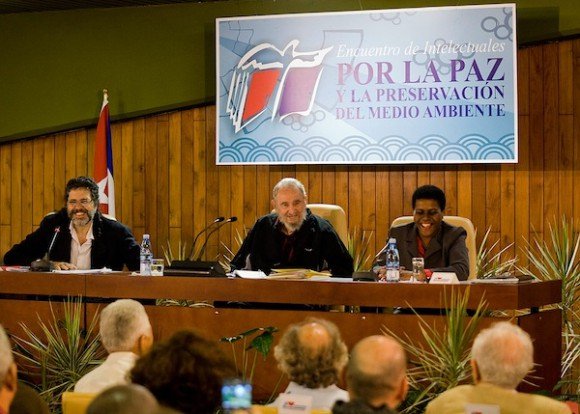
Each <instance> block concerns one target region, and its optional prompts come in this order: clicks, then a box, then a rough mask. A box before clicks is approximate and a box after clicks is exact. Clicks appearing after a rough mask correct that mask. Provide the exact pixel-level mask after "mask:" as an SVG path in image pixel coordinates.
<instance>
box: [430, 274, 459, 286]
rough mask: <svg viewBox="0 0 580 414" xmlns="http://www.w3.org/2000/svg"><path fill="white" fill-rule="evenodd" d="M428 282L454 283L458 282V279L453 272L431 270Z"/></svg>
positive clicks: (433, 283)
mask: <svg viewBox="0 0 580 414" xmlns="http://www.w3.org/2000/svg"><path fill="white" fill-rule="evenodd" d="M429 283H430V284H432V285H456V284H458V283H459V279H457V275H456V274H455V273H453V272H433V274H432V275H431V280H430V281H429Z"/></svg>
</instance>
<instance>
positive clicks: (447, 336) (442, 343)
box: [383, 289, 486, 413]
mask: <svg viewBox="0 0 580 414" xmlns="http://www.w3.org/2000/svg"><path fill="white" fill-rule="evenodd" d="M468 299H469V289H466V290H465V293H463V294H461V293H460V292H458V291H457V290H456V289H453V290H452V291H451V295H450V302H449V303H447V300H446V299H445V300H444V308H445V309H446V310H445V318H444V321H443V327H442V328H441V327H437V326H434V325H432V324H430V323H429V322H427V321H426V320H425V319H424V318H423V317H422V316H421V315H419V314H418V313H417V312H415V311H414V310H413V312H415V315H417V317H418V321H419V327H420V330H421V335H422V338H421V340H419V341H414V340H412V339H411V338H410V337H409V336H408V335H407V334H405V335H403V336H401V335H397V334H396V333H395V332H393V331H392V330H390V329H388V328H383V333H385V334H389V335H391V336H393V337H394V338H396V339H397V340H398V341H399V342H401V344H402V345H403V347H404V348H405V350H406V352H407V355H408V358H409V366H410V368H409V370H408V379H409V395H408V397H407V400H406V401H405V402H404V404H403V408H402V411H401V412H402V413H421V412H423V411H424V409H425V407H426V405H427V404H428V403H429V401H431V400H432V399H433V398H435V397H437V396H438V395H439V394H440V393H442V392H443V391H446V390H448V389H450V388H453V387H455V386H457V385H459V384H463V383H466V382H468V381H469V380H470V378H471V369H470V365H469V361H470V353H471V344H472V342H473V339H474V338H475V335H476V333H477V328H478V326H479V322H480V320H481V317H482V315H483V314H484V312H485V309H486V304H485V300H484V299H483V298H482V299H481V300H480V302H479V304H478V305H477V308H476V309H475V311H472V312H471V313H470V314H469V315H468V312H467V303H468Z"/></svg>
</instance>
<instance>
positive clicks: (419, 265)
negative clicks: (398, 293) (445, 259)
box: [412, 257, 425, 282]
mask: <svg viewBox="0 0 580 414" xmlns="http://www.w3.org/2000/svg"><path fill="white" fill-rule="evenodd" d="M412 263H413V279H414V281H415V282H424V281H425V259H423V258H422V257H413V259H412Z"/></svg>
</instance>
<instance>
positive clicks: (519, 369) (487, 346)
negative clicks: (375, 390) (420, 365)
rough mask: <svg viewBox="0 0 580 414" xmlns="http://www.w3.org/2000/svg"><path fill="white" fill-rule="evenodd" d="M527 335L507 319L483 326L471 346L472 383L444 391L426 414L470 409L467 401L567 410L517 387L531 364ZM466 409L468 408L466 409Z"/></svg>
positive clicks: (507, 413) (513, 408)
mask: <svg viewBox="0 0 580 414" xmlns="http://www.w3.org/2000/svg"><path fill="white" fill-rule="evenodd" d="M533 354H534V348H533V345H532V341H531V339H530V336H529V335H528V334H527V333H526V332H525V331H524V330H522V329H521V328H520V327H518V326H516V325H513V324H511V323H509V322H499V323H496V324H495V325H493V326H492V327H491V328H488V329H484V330H482V331H481V332H480V333H479V334H478V335H477V337H476V338H475V341H474V342H473V347H472V348H471V368H472V371H473V380H474V382H475V385H460V386H458V387H455V388H452V389H450V390H448V391H445V392H444V393H442V394H441V395H439V397H437V398H435V399H434V400H433V401H431V402H430V403H429V405H428V406H427V411H426V413H427V414H464V413H468V412H469V413H471V411H469V404H485V405H490V406H494V407H497V408H498V409H499V411H500V412H501V413H502V414H519V413H522V412H525V413H526V414H535V413H537V414H544V413H550V414H560V413H561V414H566V413H570V409H569V408H568V407H567V406H566V404H564V403H561V402H558V401H556V400H553V399H551V398H548V397H544V396H541V395H533V394H524V393H519V392H517V391H516V387H517V385H518V384H519V383H520V382H521V381H522V380H523V379H524V377H525V376H526V375H527V374H528V372H530V371H531V369H532V368H533V365H534V361H533ZM466 410H467V411H466Z"/></svg>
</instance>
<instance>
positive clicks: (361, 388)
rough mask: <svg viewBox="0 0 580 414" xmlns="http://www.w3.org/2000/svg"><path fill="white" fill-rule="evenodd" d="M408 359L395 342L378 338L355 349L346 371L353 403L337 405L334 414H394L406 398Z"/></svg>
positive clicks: (375, 337) (385, 337)
mask: <svg viewBox="0 0 580 414" xmlns="http://www.w3.org/2000/svg"><path fill="white" fill-rule="evenodd" d="M406 371H407V357H406V356H405V351H404V350H403V347H402V346H401V344H399V343H398V342H397V341H396V340H395V339H393V338H391V337H389V336H384V335H376V336H370V337H367V338H364V339H362V340H361V341H360V342H359V343H358V344H356V345H355V347H354V348H353V350H352V353H351V357H350V361H349V363H348V365H347V368H346V383H347V388H348V393H349V395H350V402H342V401H339V402H337V403H336V404H335V405H334V407H333V408H332V413H333V414H393V413H396V411H395V410H396V408H397V406H398V405H399V404H400V403H401V402H402V401H403V400H404V399H405V396H406V395H407V390H408V388H409V385H408V382H407V375H406Z"/></svg>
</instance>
